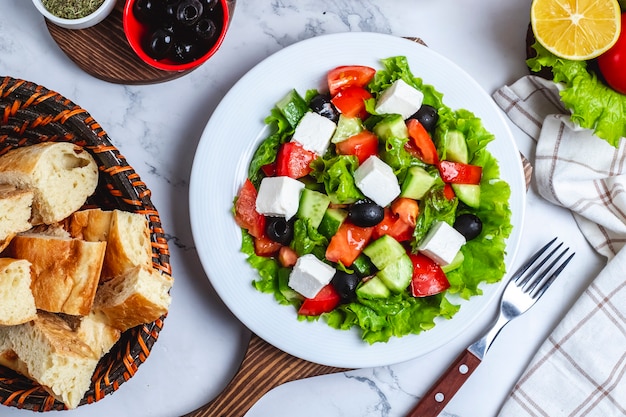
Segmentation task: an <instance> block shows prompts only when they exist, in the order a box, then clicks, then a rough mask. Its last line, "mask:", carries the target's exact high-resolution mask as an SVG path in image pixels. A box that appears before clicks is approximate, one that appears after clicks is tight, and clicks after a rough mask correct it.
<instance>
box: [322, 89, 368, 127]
mask: <svg viewBox="0 0 626 417" xmlns="http://www.w3.org/2000/svg"><path fill="white" fill-rule="evenodd" d="M370 98H372V95H371V94H370V92H369V91H367V90H366V89H365V88H363V87H346V88H344V89H343V90H341V91H339V92H338V93H337V94H336V95H335V96H334V97H333V98H331V99H330V102H331V103H333V104H334V106H335V107H336V108H337V110H339V111H340V112H341V114H343V115H344V116H346V117H358V118H359V119H365V118H367V115H368V113H367V110H365V100H367V99H370Z"/></svg>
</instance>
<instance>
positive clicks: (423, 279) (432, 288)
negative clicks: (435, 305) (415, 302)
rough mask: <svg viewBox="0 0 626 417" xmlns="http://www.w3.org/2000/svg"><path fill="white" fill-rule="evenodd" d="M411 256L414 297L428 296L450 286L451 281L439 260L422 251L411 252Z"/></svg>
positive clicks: (412, 291)
mask: <svg viewBox="0 0 626 417" xmlns="http://www.w3.org/2000/svg"><path fill="white" fill-rule="evenodd" d="M409 258H411V262H412V263H413V277H412V278H411V285H410V288H411V294H412V295H413V297H427V296H429V295H435V294H439V293H440V292H442V291H444V290H446V289H448V288H450V282H449V281H448V278H447V277H446V274H445V273H444V272H443V271H442V270H441V267H440V266H439V264H437V262H435V261H433V260H432V259H430V258H429V257H428V256H426V255H422V254H421V253H417V254H414V253H410V254H409Z"/></svg>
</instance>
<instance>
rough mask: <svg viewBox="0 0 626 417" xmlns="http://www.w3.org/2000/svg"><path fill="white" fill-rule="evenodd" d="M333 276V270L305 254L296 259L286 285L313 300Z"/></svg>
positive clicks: (313, 256)
mask: <svg viewBox="0 0 626 417" xmlns="http://www.w3.org/2000/svg"><path fill="white" fill-rule="evenodd" d="M334 275H335V268H333V267H332V266H330V265H328V264H326V263H324V262H322V261H320V260H319V259H317V257H315V255H312V254H307V255H303V256H301V257H299V258H298V260H297V261H296V264H295V265H294V267H293V269H292V271H291V274H289V282H288V285H289V287H290V288H291V289H293V290H294V291H296V292H298V293H300V294H302V295H303V296H305V297H306V298H314V297H315V296H316V295H317V293H318V292H320V290H321V289H322V288H324V287H325V286H326V285H327V284H328V283H329V282H330V280H331V279H332V278H333V276H334Z"/></svg>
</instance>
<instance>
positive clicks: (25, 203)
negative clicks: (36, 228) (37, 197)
mask: <svg viewBox="0 0 626 417" xmlns="http://www.w3.org/2000/svg"><path fill="white" fill-rule="evenodd" d="M32 204H33V192H32V191H29V190H20V189H18V188H16V187H15V186H13V185H9V184H0V242H7V244H8V241H9V240H10V238H11V237H13V236H15V235H16V234H17V233H21V232H25V231H26V230H28V229H30V227H31V225H30V215H31V206H32ZM0 249H1V248H0ZM0 251H1V250H0Z"/></svg>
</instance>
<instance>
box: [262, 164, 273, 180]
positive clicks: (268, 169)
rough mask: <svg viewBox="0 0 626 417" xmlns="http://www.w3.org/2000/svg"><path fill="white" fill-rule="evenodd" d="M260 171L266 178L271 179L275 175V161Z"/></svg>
mask: <svg viewBox="0 0 626 417" xmlns="http://www.w3.org/2000/svg"><path fill="white" fill-rule="evenodd" d="M261 171H263V174H265V176H266V177H273V176H274V175H276V161H274V162H272V163H270V164H265V165H263V166H262V167H261Z"/></svg>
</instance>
